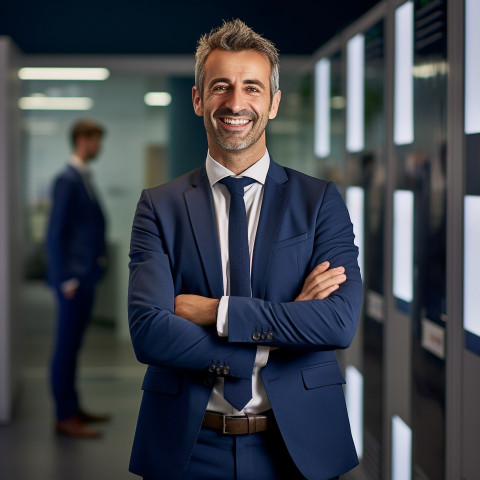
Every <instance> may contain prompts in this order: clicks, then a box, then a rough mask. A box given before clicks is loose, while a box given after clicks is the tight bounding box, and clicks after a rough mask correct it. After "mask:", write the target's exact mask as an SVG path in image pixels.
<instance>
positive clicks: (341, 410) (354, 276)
mask: <svg viewBox="0 0 480 480" xmlns="http://www.w3.org/2000/svg"><path fill="white" fill-rule="evenodd" d="M357 254H358V251H357V247H356V246H355V245H354V235H353V230H352V224H351V222H350V218H349V215H348V212H347V209H346V206H345V204H344V201H343V199H342V197H341V195H340V194H339V192H338V190H337V189H336V187H335V186H334V184H332V183H328V182H326V181H323V180H320V179H316V178H312V177H309V176H307V175H304V174H302V173H299V172H297V171H294V170H291V169H288V168H283V167H281V166H280V165H278V164H276V163H275V162H273V161H271V163H270V168H269V172H268V175H267V179H266V183H265V190H264V197H263V204H262V209H261V215H260V220H259V225H258V230H257V234H256V242H255V247H254V252H253V263H252V273H251V281H252V297H251V298H250V297H230V300H229V309H228V322H229V328H228V337H227V338H221V337H219V335H218V334H217V331H216V328H215V327H202V326H199V325H197V324H194V323H192V322H190V321H187V320H185V319H183V318H181V317H179V316H176V315H175V314H174V299H175V297H176V296H177V295H179V294H196V295H201V296H204V297H210V298H221V297H222V296H223V295H224V289H223V282H222V264H221V258H220V249H219V244H218V235H217V226H216V219H215V212H214V206H213V200H212V194H211V188H210V185H209V182H208V178H207V174H206V170H205V167H204V166H203V167H201V168H199V169H197V170H195V171H193V172H191V173H188V174H186V175H184V176H182V177H180V178H178V179H176V180H174V181H172V182H169V183H167V184H164V185H161V186H159V187H155V188H152V189H149V190H145V191H144V192H143V193H142V195H141V198H140V201H139V203H138V207H137V212H136V215H135V219H134V223H133V230H132V239H131V252H130V257H131V262H130V285H129V320H130V331H131V337H132V342H133V345H134V349H135V352H136V355H137V357H138V359H139V360H140V361H141V362H144V363H146V364H148V365H149V367H148V369H147V372H146V376H145V379H144V382H143V390H144V393H143V400H142V404H141V409H140V414H139V419H138V424H137V430H136V435H135V441H134V446H133V452H132V458H131V463H130V469H131V471H133V472H134V473H137V474H138V475H142V476H144V477H147V478H152V479H174V478H180V477H181V475H182V472H183V471H184V469H185V467H186V465H187V463H188V461H189V458H190V455H191V453H192V450H193V448H194V445H195V443H196V440H197V436H198V434H199V431H200V429H201V426H202V419H203V416H204V414H205V410H206V407H207V403H208V401H209V398H210V394H211V391H212V385H213V382H212V379H211V377H210V376H211V375H212V374H211V373H209V371H208V367H209V365H210V364H211V363H212V361H213V362H215V363H218V364H220V365H224V364H228V366H229V367H230V373H229V375H230V376H232V377H239V378H243V379H251V376H252V370H253V365H254V360H255V353H256V348H257V346H258V345H267V346H272V347H273V346H274V347H279V348H278V349H276V350H272V351H271V352H270V356H269V359H268V363H267V365H266V366H265V367H264V368H263V369H262V370H261V376H262V379H263V383H264V385H265V389H266V392H267V395H268V399H269V401H270V403H271V406H272V410H273V414H274V416H275V419H276V422H277V423H278V426H279V429H280V432H281V435H282V437H283V440H284V441H285V444H286V447H287V449H288V451H289V453H290V455H291V457H292V459H293V461H294V462H295V464H296V466H297V467H298V469H299V470H300V471H301V472H302V474H303V475H304V476H305V477H306V478H307V479H327V478H333V477H336V476H338V475H340V474H341V473H344V472H346V471H348V470H350V469H351V468H353V467H354V466H355V465H356V464H357V463H358V460H357V456H356V453H355V448H354V444H353V441H352V437H351V433H350V426H349V421H348V417H347V412H346V407H345V400H344V394H343V388H342V384H343V383H344V379H343V377H342V374H341V371H340V368H339V365H338V363H337V359H336V356H335V349H337V348H346V347H347V346H348V345H349V344H350V342H351V341H352V339H353V336H354V334H355V331H356V327H357V322H358V318H359V314H360V309H361V302H362V285H361V278H360V272H359V268H358V264H357ZM327 260H328V261H329V262H330V265H331V267H332V268H333V267H337V266H344V267H345V273H346V276H347V281H346V282H345V283H343V284H342V285H340V288H339V289H338V290H336V291H335V292H334V293H332V294H331V295H330V296H328V297H327V298H326V299H324V300H310V301H297V302H294V299H295V298H296V297H297V295H298V294H299V293H300V291H301V290H302V286H303V284H304V281H305V278H306V277H307V275H308V274H309V273H310V272H311V271H312V270H313V268H314V267H315V266H316V265H318V264H320V263H322V262H324V261H327Z"/></svg>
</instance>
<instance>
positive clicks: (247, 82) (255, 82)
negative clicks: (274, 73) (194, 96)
mask: <svg viewBox="0 0 480 480" xmlns="http://www.w3.org/2000/svg"><path fill="white" fill-rule="evenodd" d="M215 83H228V84H230V83H232V82H231V81H230V79H229V78H227V77H219V78H214V79H213V80H211V81H210V83H209V84H208V86H209V87H211V86H212V85H214V84H215ZM242 85H258V86H259V87H260V88H263V89H265V85H264V84H263V83H262V82H261V81H260V80H248V79H247V80H244V81H243V82H242Z"/></svg>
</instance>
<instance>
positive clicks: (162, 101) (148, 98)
mask: <svg viewBox="0 0 480 480" xmlns="http://www.w3.org/2000/svg"><path fill="white" fill-rule="evenodd" d="M143 100H144V102H145V103H146V104H147V105H149V106H150V107H167V106H168V105H170V104H171V103H172V96H171V95H170V94H169V93H168V92H148V93H147V94H145V96H144V97H143Z"/></svg>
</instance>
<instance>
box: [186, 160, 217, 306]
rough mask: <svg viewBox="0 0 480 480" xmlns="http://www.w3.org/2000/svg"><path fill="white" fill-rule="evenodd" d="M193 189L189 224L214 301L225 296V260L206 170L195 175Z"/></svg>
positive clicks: (187, 197)
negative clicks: (223, 260) (222, 258)
mask: <svg viewBox="0 0 480 480" xmlns="http://www.w3.org/2000/svg"><path fill="white" fill-rule="evenodd" d="M192 187H193V188H192V189H191V190H188V191H187V192H185V200H186V203H187V209H188V214H189V217H190V223H191V225H192V229H193V233H194V235H195V241H196V243H197V247H198V251H199V252H200V257H201V259H202V263H203V268H204V271H205V275H206V277H207V281H208V285H209V287H210V292H211V294H212V298H220V297H221V296H223V294H224V293H223V292H224V290H223V274H222V260H221V258H220V246H219V244H218V233H217V222H216V220H215V211H214V208H213V199H212V191H211V189H210V185H209V183H208V177H207V173H206V171H205V167H201V168H200V169H198V170H196V171H195V172H194V174H193V181H192Z"/></svg>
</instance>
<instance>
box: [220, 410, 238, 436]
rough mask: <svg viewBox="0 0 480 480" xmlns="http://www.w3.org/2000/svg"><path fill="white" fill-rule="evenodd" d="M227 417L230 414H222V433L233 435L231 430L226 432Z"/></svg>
mask: <svg viewBox="0 0 480 480" xmlns="http://www.w3.org/2000/svg"><path fill="white" fill-rule="evenodd" d="M227 418H232V416H231V415H223V425H222V433H223V434H224V435H235V434H234V433H232V432H227Z"/></svg>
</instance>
